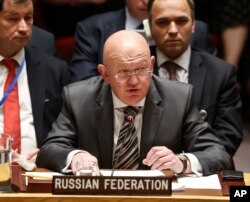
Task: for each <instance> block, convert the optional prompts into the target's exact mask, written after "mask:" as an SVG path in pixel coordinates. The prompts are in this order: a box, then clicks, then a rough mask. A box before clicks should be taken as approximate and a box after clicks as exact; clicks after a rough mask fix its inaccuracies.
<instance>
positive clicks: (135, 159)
mask: <svg viewBox="0 0 250 202" xmlns="http://www.w3.org/2000/svg"><path fill="white" fill-rule="evenodd" d="M138 111H139V109H138V108H136V107H132V106H128V107H126V108H124V123H123V126H122V128H121V130H120V133H119V138H118V141H117V145H116V148H115V154H114V159H113V166H114V167H115V169H131V170H135V169H137V168H138V167H139V147H138V138H137V136H136V130H135V126H134V123H133V120H134V118H135V116H136V114H137V113H138Z"/></svg>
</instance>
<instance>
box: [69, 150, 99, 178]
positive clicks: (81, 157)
mask: <svg viewBox="0 0 250 202" xmlns="http://www.w3.org/2000/svg"><path fill="white" fill-rule="evenodd" d="M79 161H80V162H81V161H92V162H96V165H97V170H99V168H98V162H97V159H96V157H95V156H93V155H91V154H90V153H88V152H86V151H82V152H78V153H76V154H75V155H74V156H73V159H72V162H71V169H72V172H73V173H74V174H75V173H76V165H77V162H79Z"/></svg>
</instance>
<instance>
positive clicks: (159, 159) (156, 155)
mask: <svg viewBox="0 0 250 202" xmlns="http://www.w3.org/2000/svg"><path fill="white" fill-rule="evenodd" d="M142 163H143V164H145V165H147V166H150V167H151V169H157V170H165V169H170V170H172V171H174V173H180V172H181V171H182V169H183V163H182V162H181V160H180V159H179V157H178V156H177V155H176V154H174V153H173V152H172V150H170V149H168V148H167V147H164V146H156V147H152V148H151V149H150V151H149V152H148V154H147V156H146V158H145V159H144V160H143V161H142ZM187 170H188V169H187Z"/></svg>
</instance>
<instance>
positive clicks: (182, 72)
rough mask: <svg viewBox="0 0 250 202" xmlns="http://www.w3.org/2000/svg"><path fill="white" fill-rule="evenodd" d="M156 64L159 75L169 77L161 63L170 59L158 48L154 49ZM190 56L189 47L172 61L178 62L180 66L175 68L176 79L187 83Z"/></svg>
mask: <svg viewBox="0 0 250 202" xmlns="http://www.w3.org/2000/svg"><path fill="white" fill-rule="evenodd" d="M156 57H157V64H158V66H159V76H160V77H163V78H166V79H169V74H168V71H167V70H166V69H165V68H164V67H162V65H163V63H165V62H166V61H169V60H170V59H169V58H168V57H166V56H165V55H164V53H162V52H161V51H160V50H158V49H156ZM190 57H191V48H190V46H189V47H188V49H187V50H186V51H185V52H184V53H183V54H182V55H181V56H180V57H178V58H176V59H175V60H171V61H172V62H174V63H176V64H178V65H179V66H180V67H181V68H180V69H178V70H177V80H178V81H180V82H184V83H188V71H189V64H190Z"/></svg>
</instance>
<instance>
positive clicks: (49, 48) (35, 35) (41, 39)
mask: <svg viewBox="0 0 250 202" xmlns="http://www.w3.org/2000/svg"><path fill="white" fill-rule="evenodd" d="M27 46H30V47H31V48H36V49H38V50H39V51H41V52H42V53H45V54H49V55H56V52H57V51H56V46H55V37H54V35H53V34H52V33H50V32H48V31H46V30H43V29H41V28H39V27H36V26H33V27H32V36H31V39H30V40H29V42H28V43H27Z"/></svg>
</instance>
